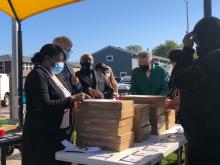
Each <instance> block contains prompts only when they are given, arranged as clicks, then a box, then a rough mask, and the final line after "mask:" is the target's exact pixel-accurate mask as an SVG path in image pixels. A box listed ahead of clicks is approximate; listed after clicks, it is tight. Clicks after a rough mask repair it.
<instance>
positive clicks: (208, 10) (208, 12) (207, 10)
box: [204, 0, 212, 17]
mask: <svg viewBox="0 0 220 165" xmlns="http://www.w3.org/2000/svg"><path fill="white" fill-rule="evenodd" d="M210 16H212V0H204V17H210Z"/></svg>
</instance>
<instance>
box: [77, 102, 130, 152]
mask: <svg viewBox="0 0 220 165" xmlns="http://www.w3.org/2000/svg"><path fill="white" fill-rule="evenodd" d="M133 122H134V105H133V101H128V100H124V101H123V100H88V101H85V102H83V103H81V104H78V105H77V108H76V131H77V139H76V142H77V145H78V146H79V147H87V146H100V147H102V148H103V149H105V150H110V151H122V150H124V149H127V148H129V147H130V146H132V144H133V140H134V133H133Z"/></svg>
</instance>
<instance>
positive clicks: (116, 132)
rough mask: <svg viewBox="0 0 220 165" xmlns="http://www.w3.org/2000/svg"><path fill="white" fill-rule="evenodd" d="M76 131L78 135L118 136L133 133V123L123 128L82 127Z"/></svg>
mask: <svg viewBox="0 0 220 165" xmlns="http://www.w3.org/2000/svg"><path fill="white" fill-rule="evenodd" d="M76 131H77V132H78V133H80V134H81V133H87V134H99V135H109V136H120V135H122V134H125V133H127V132H131V131H133V123H132V124H129V125H126V126H123V127H118V128H117V127H115V128H113V127H105V126H102V125H99V126H98V125H96V126H94V125H82V126H80V127H77V129H76Z"/></svg>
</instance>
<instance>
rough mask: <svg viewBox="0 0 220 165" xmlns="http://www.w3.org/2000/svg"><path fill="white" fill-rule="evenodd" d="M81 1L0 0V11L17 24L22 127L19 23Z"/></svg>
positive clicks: (20, 36) (21, 53) (21, 73)
mask: <svg viewBox="0 0 220 165" xmlns="http://www.w3.org/2000/svg"><path fill="white" fill-rule="evenodd" d="M80 1H82V0H0V10H2V11H3V12H5V13H6V14H8V15H9V16H11V17H13V18H14V19H15V20H16V21H17V22H18V31H17V33H18V42H17V48H18V67H19V68H18V75H19V76H18V82H19V87H18V89H19V98H20V99H19V105H20V106H19V122H20V125H21V126H22V125H23V103H22V99H21V98H22V93H23V92H22V91H23V82H22V81H23V67H22V61H23V60H22V57H23V51H22V31H21V21H23V20H24V19H26V18H28V17H31V16H34V15H36V14H39V13H42V12H46V11H48V10H51V9H54V8H58V7H61V6H65V5H69V4H72V3H76V2H80Z"/></svg>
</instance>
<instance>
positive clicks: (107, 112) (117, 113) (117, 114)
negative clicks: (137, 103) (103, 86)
mask: <svg viewBox="0 0 220 165" xmlns="http://www.w3.org/2000/svg"><path fill="white" fill-rule="evenodd" d="M76 115H77V116H76V118H79V119H80V118H93V119H95V118H96V119H99V118H101V119H118V120H122V119H126V118H129V117H133V116H134V108H133V101H122V100H87V101H85V102H83V103H81V104H78V105H77V108H76Z"/></svg>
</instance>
